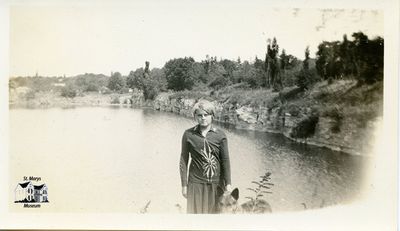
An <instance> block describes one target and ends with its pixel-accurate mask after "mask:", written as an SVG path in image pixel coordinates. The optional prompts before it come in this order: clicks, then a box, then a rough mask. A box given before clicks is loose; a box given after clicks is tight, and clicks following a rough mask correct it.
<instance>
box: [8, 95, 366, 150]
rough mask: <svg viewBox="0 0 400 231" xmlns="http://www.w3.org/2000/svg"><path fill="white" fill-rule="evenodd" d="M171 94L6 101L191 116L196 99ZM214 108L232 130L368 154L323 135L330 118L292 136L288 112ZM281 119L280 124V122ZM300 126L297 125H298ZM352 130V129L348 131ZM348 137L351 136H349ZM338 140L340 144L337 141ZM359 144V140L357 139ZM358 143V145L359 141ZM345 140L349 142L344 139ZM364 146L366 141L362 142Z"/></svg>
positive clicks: (293, 123) (11, 104) (24, 105)
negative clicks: (303, 134) (308, 134)
mask: <svg viewBox="0 0 400 231" xmlns="http://www.w3.org/2000/svg"><path fill="white" fill-rule="evenodd" d="M170 95H171V93H163V94H160V95H159V96H158V97H157V98H156V99H155V100H144V98H143V96H142V95H141V94H138V93H136V94H135V93H125V94H119V93H112V94H107V95H103V94H98V93H92V94H87V95H83V96H77V97H75V98H73V99H71V98H64V97H61V96H55V95H54V94H52V95H49V94H43V95H39V96H38V97H37V98H35V99H31V100H20V99H18V100H15V101H10V102H9V108H10V109H17V108H27V109H46V108H74V107H110V106H115V107H124V108H126V107H137V108H151V109H152V110H155V111H163V112H170V113H174V114H177V115H181V116H184V117H191V108H192V106H193V105H194V103H195V102H196V101H197V99H190V98H179V99H173V98H172V99H171V98H170ZM214 103H215V104H216V108H217V113H216V117H215V120H216V121H218V123H220V124H225V125H229V126H232V127H234V128H235V129H243V130H253V131H259V132H267V133H275V134H282V135H283V136H285V137H286V138H288V139H290V140H292V141H294V142H296V143H301V144H306V145H312V146H316V147H323V148H328V149H330V150H333V151H338V152H343V153H345V154H349V155H356V156H368V154H367V153H366V152H365V151H364V152H363V150H368V149H367V148H368V147H367V148H365V149H362V150H361V149H360V148H359V147H360V145H358V146H357V145H354V146H350V145H345V142H344V141H342V140H341V139H342V138H343V139H345V138H347V139H349V138H348V137H349V134H339V135H342V136H343V137H342V136H339V135H336V137H334V138H335V139H332V137H333V136H334V135H335V134H328V135H327V134H326V132H325V133H324V132H321V130H324V129H325V130H326V128H325V127H326V124H328V125H329V122H330V121H324V120H323V118H321V119H320V120H319V122H318V124H317V127H316V132H315V134H314V135H313V136H312V137H306V138H298V137H293V136H292V134H293V130H294V129H299V128H298V125H299V124H300V123H301V122H302V121H304V116H303V118H298V117H294V116H291V115H290V114H288V113H285V114H283V116H282V115H280V114H278V113H277V112H276V111H279V108H278V110H275V111H273V112H272V113H271V112H270V111H268V108H261V109H260V107H259V108H254V107H249V106H245V105H244V106H235V108H234V109H232V107H233V105H231V104H229V105H228V104H224V103H219V102H217V101H214ZM282 121H283V124H282ZM300 129H301V128H300ZM370 130H371V128H368V130H367V132H370ZM352 132H353V131H352ZM350 138H352V137H350ZM341 141H342V143H340V142H341ZM360 142H361V144H364V143H362V141H360ZM360 142H359V143H358V144H360ZM347 143H350V142H349V141H347ZM365 144H366V146H368V145H369V144H368V143H365Z"/></svg>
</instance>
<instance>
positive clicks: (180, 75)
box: [164, 57, 195, 91]
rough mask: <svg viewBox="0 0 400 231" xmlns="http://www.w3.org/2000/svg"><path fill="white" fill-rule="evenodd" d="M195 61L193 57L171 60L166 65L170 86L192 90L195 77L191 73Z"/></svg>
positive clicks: (171, 87) (176, 88) (170, 87)
mask: <svg viewBox="0 0 400 231" xmlns="http://www.w3.org/2000/svg"><path fill="white" fill-rule="evenodd" d="M194 63H195V61H194V59H193V58H191V57H185V58H178V59H172V60H169V61H168V62H167V63H166V64H165V65H164V70H165V77H166V79H167V83H168V88H169V89H172V90H176V91H182V90H185V89H188V90H191V89H192V88H193V86H194V83H195V79H194V78H193V76H192V75H191V74H192V70H193V69H192V67H193V64H194Z"/></svg>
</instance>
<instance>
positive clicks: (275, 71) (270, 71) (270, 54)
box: [265, 37, 282, 90]
mask: <svg viewBox="0 0 400 231" xmlns="http://www.w3.org/2000/svg"><path fill="white" fill-rule="evenodd" d="M278 53H279V45H278V43H277V41H276V38H275V37H274V38H273V40H272V43H271V41H270V40H269V44H268V46H267V54H266V56H265V71H266V83H265V85H266V86H267V87H268V88H270V87H273V89H274V90H278V89H279V88H280V87H282V81H280V80H278V79H277V78H278V75H279V64H278Z"/></svg>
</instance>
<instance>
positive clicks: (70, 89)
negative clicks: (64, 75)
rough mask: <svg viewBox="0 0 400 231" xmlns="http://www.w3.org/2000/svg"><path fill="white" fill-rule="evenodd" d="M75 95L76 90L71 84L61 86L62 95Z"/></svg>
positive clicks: (71, 96) (68, 96) (67, 96)
mask: <svg viewBox="0 0 400 231" xmlns="http://www.w3.org/2000/svg"><path fill="white" fill-rule="evenodd" d="M76 95H77V90H76V89H75V88H74V87H73V86H72V85H71V84H68V85H66V86H65V87H62V88H61V96H62V97H66V98H74V97H75V96H76Z"/></svg>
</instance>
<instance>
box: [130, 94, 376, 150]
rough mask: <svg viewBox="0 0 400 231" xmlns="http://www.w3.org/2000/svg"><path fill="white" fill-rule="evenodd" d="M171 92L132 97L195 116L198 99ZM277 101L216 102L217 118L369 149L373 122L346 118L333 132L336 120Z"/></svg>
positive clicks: (322, 143)
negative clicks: (264, 103)
mask: <svg viewBox="0 0 400 231" xmlns="http://www.w3.org/2000/svg"><path fill="white" fill-rule="evenodd" d="M289 94H292V93H291V92H289ZM171 95H172V94H168V93H162V94H160V95H159V96H158V97H157V98H156V99H155V100H153V101H145V100H144V99H143V98H142V97H140V96H133V97H132V99H133V100H132V102H133V103H134V104H135V105H138V106H146V107H152V108H153V109H155V110H159V111H165V112H172V113H176V114H179V115H182V116H186V117H192V107H193V105H194V104H195V103H196V102H197V100H196V99H190V98H172V97H171ZM276 100H277V102H276V103H273V104H270V107H263V106H257V107H251V106H248V105H239V104H231V103H222V102H218V101H214V102H213V103H214V104H215V106H216V115H215V120H216V121H219V122H221V123H225V124H231V125H233V126H234V127H236V128H239V129H250V130H258V131H264V132H273V133H281V134H283V135H285V136H286V137H287V138H289V139H292V140H294V141H296V142H301V143H306V144H311V145H316V146H321V147H327V148H330V149H333V150H337V151H342V152H346V153H349V154H356V155H360V154H362V153H364V152H365V149H368V146H369V145H370V138H371V135H372V133H373V131H374V126H375V124H374V122H371V123H370V124H369V125H368V126H367V127H366V128H360V127H357V125H356V124H357V123H355V122H354V121H352V120H351V118H344V119H343V120H342V121H341V128H342V129H341V131H340V132H337V133H335V132H333V131H332V127H334V126H335V124H336V123H337V121H336V120H335V119H332V118H330V117H329V116H324V115H319V114H318V113H316V112H315V111H314V110H313V109H312V108H309V107H308V108H301V109H300V111H298V110H293V109H292V108H290V107H287V105H286V104H285V103H284V100H286V98H285V95H282V94H280V95H279V96H277V99H276ZM271 105H272V106H271Z"/></svg>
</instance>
